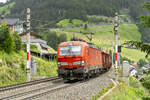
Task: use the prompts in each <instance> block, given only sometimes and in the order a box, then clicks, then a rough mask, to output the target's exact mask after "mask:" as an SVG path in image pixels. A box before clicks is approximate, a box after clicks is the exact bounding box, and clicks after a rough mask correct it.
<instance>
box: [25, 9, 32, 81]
mask: <svg viewBox="0 0 150 100" xmlns="http://www.w3.org/2000/svg"><path fill="white" fill-rule="evenodd" d="M26 24H27V70H26V73H27V82H29V81H31V73H30V8H27V23H26Z"/></svg>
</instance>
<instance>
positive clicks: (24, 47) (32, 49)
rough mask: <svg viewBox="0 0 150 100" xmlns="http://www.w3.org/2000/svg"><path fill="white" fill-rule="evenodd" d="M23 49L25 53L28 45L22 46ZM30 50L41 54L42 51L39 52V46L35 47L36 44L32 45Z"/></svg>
mask: <svg viewBox="0 0 150 100" xmlns="http://www.w3.org/2000/svg"><path fill="white" fill-rule="evenodd" d="M22 49H23V50H24V51H25V50H27V45H26V44H23V45H22ZM30 50H31V51H33V52H37V53H40V51H39V50H38V48H37V46H36V45H34V44H31V45H30Z"/></svg>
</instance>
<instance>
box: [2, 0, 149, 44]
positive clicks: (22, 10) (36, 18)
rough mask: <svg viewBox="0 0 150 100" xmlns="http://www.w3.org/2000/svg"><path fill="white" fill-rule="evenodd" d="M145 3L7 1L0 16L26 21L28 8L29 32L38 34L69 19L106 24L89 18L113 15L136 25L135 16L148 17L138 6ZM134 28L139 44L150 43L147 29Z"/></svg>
mask: <svg viewBox="0 0 150 100" xmlns="http://www.w3.org/2000/svg"><path fill="white" fill-rule="evenodd" d="M146 1H150V0H115V1H114V0H107V1H106V0H94V1H93V0H82V1H81V0H69V1H68V0H44V1H42V0H10V1H9V2H8V3H6V4H4V5H2V6H1V7H0V14H2V13H4V14H5V15H6V17H13V18H20V19H21V20H26V8H28V7H29V8H31V19H32V20H31V26H32V27H31V30H32V31H34V32H37V33H40V32H43V31H45V30H47V29H49V28H52V27H58V26H59V25H57V24H58V23H59V22H60V21H62V20H64V19H69V21H70V22H71V23H72V21H73V20H74V19H79V20H81V21H83V22H84V23H85V22H89V23H93V24H97V23H99V22H105V23H109V22H108V21H110V19H106V20H103V19H102V18H97V17H93V18H91V17H89V16H106V17H113V16H114V13H115V12H116V11H117V12H118V13H119V15H121V16H122V15H123V16H125V18H123V19H124V20H125V21H127V20H131V22H132V23H139V16H141V15H148V13H149V12H148V11H146V10H145V9H143V8H142V6H141V5H143V3H144V2H146ZM108 2H109V3H108ZM22 5H24V6H22ZM41 15H42V16H41ZM111 22H112V21H111ZM138 28H139V31H140V32H141V35H142V36H141V40H142V41H144V42H150V40H149V38H150V35H149V32H150V29H147V28H144V27H143V26H140V25H138Z"/></svg>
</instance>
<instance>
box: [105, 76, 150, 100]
mask: <svg viewBox="0 0 150 100" xmlns="http://www.w3.org/2000/svg"><path fill="white" fill-rule="evenodd" d="M148 98H149V97H148V92H147V91H146V90H145V89H144V88H143V87H142V85H141V83H140V82H139V81H138V80H137V79H136V78H134V77H130V86H127V85H126V84H124V83H120V85H118V86H117V87H116V88H115V89H114V90H113V91H112V92H111V93H110V94H109V95H108V96H107V97H105V98H104V100H149V99H148Z"/></svg>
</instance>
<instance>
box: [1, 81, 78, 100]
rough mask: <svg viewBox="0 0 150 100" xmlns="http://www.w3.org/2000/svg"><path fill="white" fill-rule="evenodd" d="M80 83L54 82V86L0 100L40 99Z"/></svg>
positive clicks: (50, 85)
mask: <svg viewBox="0 0 150 100" xmlns="http://www.w3.org/2000/svg"><path fill="white" fill-rule="evenodd" d="M75 84H78V83H71V84H70V83H64V81H61V82H54V83H53V84H49V85H48V86H44V87H39V88H37V89H33V90H28V91H24V92H19V93H17V94H13V95H9V96H5V97H2V98H0V100H31V99H36V98H39V97H41V96H43V95H47V94H49V93H53V92H56V91H59V90H60V89H65V88H67V87H70V86H74V85H75Z"/></svg>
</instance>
